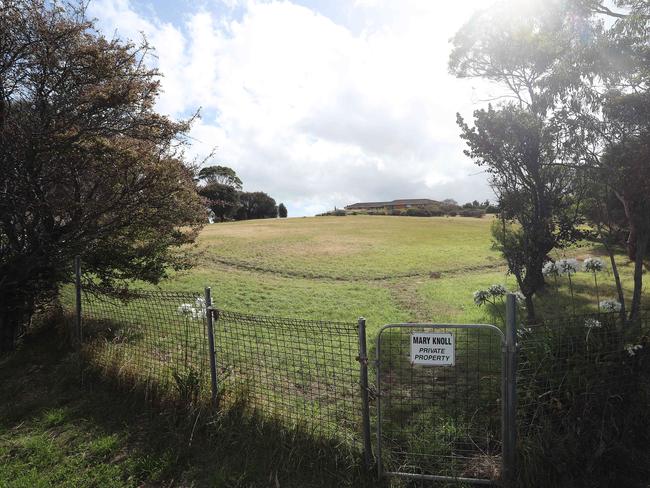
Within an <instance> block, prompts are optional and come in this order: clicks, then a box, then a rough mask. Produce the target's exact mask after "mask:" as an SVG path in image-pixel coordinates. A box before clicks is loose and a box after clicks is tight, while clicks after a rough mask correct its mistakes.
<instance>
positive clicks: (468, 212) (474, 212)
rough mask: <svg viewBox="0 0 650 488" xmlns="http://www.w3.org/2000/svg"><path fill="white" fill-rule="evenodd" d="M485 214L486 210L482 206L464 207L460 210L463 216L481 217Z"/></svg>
mask: <svg viewBox="0 0 650 488" xmlns="http://www.w3.org/2000/svg"><path fill="white" fill-rule="evenodd" d="M484 215H485V210H483V209H482V208H464V209H462V210H461V211H460V216H461V217H476V218H477V219H480V218H481V217H483V216H484Z"/></svg>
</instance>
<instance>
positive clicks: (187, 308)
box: [178, 303, 194, 315]
mask: <svg viewBox="0 0 650 488" xmlns="http://www.w3.org/2000/svg"><path fill="white" fill-rule="evenodd" d="M193 310H194V307H192V304H191V303H181V304H180V305H179V306H178V314H179V315H192V313H193Z"/></svg>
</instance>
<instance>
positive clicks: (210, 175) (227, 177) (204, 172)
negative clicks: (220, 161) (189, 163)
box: [199, 166, 242, 190]
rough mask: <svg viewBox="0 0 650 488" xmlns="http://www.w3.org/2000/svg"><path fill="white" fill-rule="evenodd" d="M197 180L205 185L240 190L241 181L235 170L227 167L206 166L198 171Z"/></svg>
mask: <svg viewBox="0 0 650 488" xmlns="http://www.w3.org/2000/svg"><path fill="white" fill-rule="evenodd" d="M199 179H200V180H204V181H205V182H207V183H209V184H210V183H212V184H215V183H216V184H219V185H224V186H229V187H231V188H234V189H235V190H241V189H242V181H241V180H240V179H239V176H237V173H235V170H234V169H232V168H229V167H228V166H207V167H205V168H201V170H200V171H199Z"/></svg>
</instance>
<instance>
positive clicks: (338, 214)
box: [316, 208, 356, 217]
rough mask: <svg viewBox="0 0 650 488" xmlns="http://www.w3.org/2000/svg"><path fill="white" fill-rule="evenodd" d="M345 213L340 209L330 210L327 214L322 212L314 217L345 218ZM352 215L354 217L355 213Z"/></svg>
mask: <svg viewBox="0 0 650 488" xmlns="http://www.w3.org/2000/svg"><path fill="white" fill-rule="evenodd" d="M346 215H347V213H346V212H345V210H341V209H340V208H337V209H335V210H330V211H329V212H324V213H321V214H316V217H345V216H346ZM353 215H356V213H354V212H353Z"/></svg>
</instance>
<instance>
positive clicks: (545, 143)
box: [458, 105, 579, 320]
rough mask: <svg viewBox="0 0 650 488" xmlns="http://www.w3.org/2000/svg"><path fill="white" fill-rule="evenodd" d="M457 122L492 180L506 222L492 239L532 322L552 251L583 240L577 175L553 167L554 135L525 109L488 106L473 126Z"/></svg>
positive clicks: (471, 152)
mask: <svg viewBox="0 0 650 488" xmlns="http://www.w3.org/2000/svg"><path fill="white" fill-rule="evenodd" d="M458 123H459V125H460V127H461V130H462V134H461V137H462V138H463V139H464V140H465V141H466V142H467V145H468V146H469V150H467V151H465V153H466V154H467V155H468V156H469V157H471V158H472V159H473V160H474V161H475V163H476V164H477V165H479V166H483V167H485V168H486V171H487V172H488V174H489V175H490V184H491V186H492V188H493V189H494V191H495V193H496V195H497V198H498V201H499V208H500V210H501V213H500V217H501V219H502V224H501V225H500V226H496V227H495V228H494V230H493V237H494V240H495V243H496V247H497V249H499V250H500V251H501V252H502V254H503V255H504V257H505V258H506V261H507V262H508V268H509V271H510V272H511V273H512V274H513V275H514V276H515V277H516V279H517V283H518V285H519V287H520V289H521V291H522V293H523V294H524V296H525V297H526V302H527V307H526V308H527V310H528V313H529V319H530V320H533V319H534V318H535V315H534V305H533V302H532V296H533V295H534V294H535V293H536V292H537V291H539V290H540V289H541V288H542V287H543V286H544V276H543V274H542V267H543V266H544V263H545V262H546V260H547V259H548V258H547V256H548V254H549V252H550V251H552V250H553V249H554V248H557V247H562V246H564V245H565V244H567V243H571V242H574V241H575V239H577V238H578V237H579V233H578V232H577V229H576V223H577V221H578V216H579V214H578V213H577V211H576V210H575V205H574V203H575V202H574V200H575V198H576V193H577V190H576V188H574V184H575V178H574V177H573V176H574V175H573V170H572V169H571V168H567V167H564V166H562V165H557V164H555V163H556V160H557V157H558V155H557V146H556V134H555V131H554V130H552V129H551V128H550V127H549V126H547V125H546V124H545V123H544V122H543V121H542V120H540V118H539V117H538V116H536V115H534V114H531V113H530V112H529V111H527V110H525V109H520V108H518V107H515V106H512V105H508V106H504V107H502V108H501V109H500V110H494V109H493V108H492V107H489V108H488V109H487V110H477V111H475V112H474V127H469V126H468V125H467V124H466V123H465V122H464V121H463V120H462V118H460V117H459V120H458Z"/></svg>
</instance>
